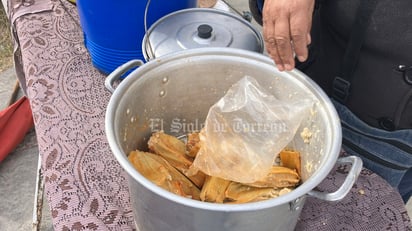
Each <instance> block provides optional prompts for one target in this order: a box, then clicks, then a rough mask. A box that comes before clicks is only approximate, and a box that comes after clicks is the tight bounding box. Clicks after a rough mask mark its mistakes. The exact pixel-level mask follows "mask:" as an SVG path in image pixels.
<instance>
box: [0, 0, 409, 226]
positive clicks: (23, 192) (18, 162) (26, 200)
mask: <svg viewBox="0 0 412 231" xmlns="http://www.w3.org/2000/svg"><path fill="white" fill-rule="evenodd" d="M227 2H229V3H230V4H231V5H232V6H234V7H235V8H236V9H237V10H238V11H239V12H243V11H249V9H248V5H247V1H238V0H231V1H227ZM253 24H254V25H255V26H257V27H258V28H259V29H260V27H259V26H258V25H257V24H256V23H255V22H253ZM15 84H16V76H15V73H14V69H13V68H10V69H8V70H6V71H4V72H2V73H0V110H1V109H4V108H6V107H7V104H8V102H9V101H10V97H11V94H12V92H13V89H14V87H15ZM21 96H22V92H21V91H19V95H18V96H17V99H18V98H19V97H21ZM38 153H39V152H38V146H37V140H36V134H35V130H34V129H33V130H31V131H30V132H29V133H28V134H27V135H26V137H25V139H24V141H23V142H22V143H21V144H20V145H19V146H18V147H17V148H16V149H15V150H14V151H13V152H12V153H10V154H9V156H8V157H7V158H6V159H5V160H4V161H3V162H2V163H0V195H1V197H0V230H2V231H19V230H31V229H32V227H33V208H34V199H35V197H34V195H35V190H36V174H37V165H38ZM43 201H44V203H43V209H42V218H41V224H40V230H42V231H43V230H46V231H49V230H53V227H52V224H51V216H50V210H49V207H48V205H47V201H46V200H45V199H44V200H43ZM407 209H408V213H409V215H410V216H411V215H412V199H411V200H410V201H409V203H408V204H407Z"/></svg>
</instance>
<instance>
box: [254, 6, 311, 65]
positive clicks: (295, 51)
mask: <svg viewBox="0 0 412 231" xmlns="http://www.w3.org/2000/svg"><path fill="white" fill-rule="evenodd" d="M314 5H315V0H265V4H264V7H263V11H262V19H263V37H264V40H265V46H266V50H267V52H268V54H269V56H270V57H271V58H272V59H273V60H274V61H275V64H276V66H277V67H278V69H279V70H280V71H284V70H288V71H290V70H292V69H293V68H294V67H295V60H294V55H296V57H297V58H298V60H299V61H300V62H304V61H305V60H306V59H307V57H308V48H307V46H308V45H309V44H310V41H311V38H310V29H311V25H312V13H313V8H314Z"/></svg>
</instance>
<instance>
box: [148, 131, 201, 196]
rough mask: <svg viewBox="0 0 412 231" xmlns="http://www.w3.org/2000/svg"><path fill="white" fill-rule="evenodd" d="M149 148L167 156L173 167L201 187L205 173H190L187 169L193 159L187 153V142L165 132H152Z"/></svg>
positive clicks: (164, 156)
mask: <svg viewBox="0 0 412 231" xmlns="http://www.w3.org/2000/svg"><path fill="white" fill-rule="evenodd" d="M148 146H149V149H150V150H151V151H152V152H154V153H156V154H158V155H160V156H162V157H163V158H165V159H166V160H167V161H168V162H169V163H170V164H171V165H172V166H173V167H175V168H176V169H177V170H179V171H180V172H181V173H183V174H184V175H185V176H187V177H188V178H189V179H190V180H191V181H192V182H193V183H194V184H195V185H196V186H197V187H199V188H201V187H202V186H203V183H204V181H205V174H204V173H203V172H201V171H198V172H197V173H196V174H194V175H188V174H187V170H188V169H189V167H190V166H191V165H192V161H193V159H192V158H190V157H189V156H187V155H186V144H185V143H184V142H183V141H181V140H179V139H178V138H176V137H174V136H171V135H168V134H166V133H163V132H156V133H154V134H152V136H151V137H150V139H149V142H148Z"/></svg>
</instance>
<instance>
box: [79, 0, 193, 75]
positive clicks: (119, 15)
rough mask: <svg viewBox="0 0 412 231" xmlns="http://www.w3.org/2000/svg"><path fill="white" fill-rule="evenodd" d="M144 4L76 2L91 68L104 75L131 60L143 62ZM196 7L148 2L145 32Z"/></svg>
mask: <svg viewBox="0 0 412 231" xmlns="http://www.w3.org/2000/svg"><path fill="white" fill-rule="evenodd" d="M146 3H147V0H100V1H92V0H77V9H78V12H79V17H80V24H81V27H82V30H83V34H84V44H85V46H86V48H87V50H88V51H89V53H90V56H91V59H92V63H93V65H94V66H95V67H96V68H97V69H99V70H100V71H102V72H103V73H105V74H109V73H111V72H112V71H113V70H114V69H116V68H117V67H119V66H120V65H122V64H124V63H126V62H127V61H129V60H131V59H141V60H144V56H143V54H142V41H143V37H144V35H145V27H144V13H145V8H146ZM196 6H197V0H171V1H170V0H168V1H165V0H151V2H150V5H149V8H148V13H147V23H148V25H147V28H148V29H149V27H150V25H151V24H153V23H154V22H155V21H156V20H158V19H160V18H161V17H163V16H165V15H167V14H169V13H172V12H174V11H177V10H181V9H186V8H192V7H196Z"/></svg>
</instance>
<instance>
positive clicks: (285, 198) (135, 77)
mask: <svg viewBox="0 0 412 231" xmlns="http://www.w3.org/2000/svg"><path fill="white" fill-rule="evenodd" d="M216 55H219V56H228V57H230V56H232V57H236V58H246V59H253V60H254V61H257V62H262V63H265V64H270V65H273V68H274V71H275V70H277V69H275V68H276V67H275V65H274V63H273V61H272V60H271V59H270V58H269V57H267V56H265V55H262V54H259V53H256V52H251V51H246V50H242V49H237V48H195V49H190V50H182V51H177V52H175V53H172V54H167V55H164V56H162V57H160V58H156V59H154V60H152V61H149V62H147V63H145V64H144V65H142V66H140V67H139V68H137V69H136V70H134V71H133V72H131V73H130V74H129V76H128V77H126V78H125V79H124V80H122V82H121V83H120V84H119V86H118V87H117V89H116V90H115V91H114V92H113V95H112V96H111V98H110V101H109V104H108V106H107V110H106V119H105V127H106V136H107V139H108V143H109V146H110V148H111V150H112V152H113V154H114V156H115V158H116V159H117V161H118V162H119V164H120V165H121V167H122V168H123V169H124V170H125V171H126V172H127V174H128V175H129V177H131V178H132V179H133V180H136V181H137V182H138V183H140V184H141V185H143V186H144V187H145V188H146V189H148V190H150V191H152V192H153V193H155V194H157V195H159V196H161V197H163V198H166V199H168V200H171V201H174V202H175V203H178V204H182V205H185V206H189V207H194V208H198V209H204V210H212V211H230V212H233V211H238V212H239V211H253V210H261V209H265V208H271V207H274V206H279V205H282V204H285V203H288V202H292V201H295V200H298V199H300V198H301V197H304V196H306V195H307V194H308V193H309V192H310V191H311V190H312V189H314V188H315V187H316V186H317V185H319V184H320V183H321V182H322V181H323V179H324V178H326V176H327V175H328V174H329V172H330V171H331V170H332V168H333V167H334V165H335V163H336V161H337V159H338V156H339V153H340V150H341V142H342V131H341V125H340V122H339V117H338V114H337V112H336V110H335V107H334V106H333V104H332V102H331V100H330V99H329V97H328V96H327V95H326V93H325V92H324V91H323V90H322V89H321V88H320V87H319V86H318V85H317V84H316V83H315V82H314V81H313V80H312V79H310V78H309V77H307V76H306V75H305V74H303V73H302V72H300V71H299V70H297V69H294V70H292V71H289V72H288V74H291V75H293V77H295V78H299V80H300V81H303V82H308V83H309V84H310V85H311V87H313V89H314V90H315V91H317V93H318V94H319V95H320V98H321V99H319V100H320V101H321V103H322V105H323V106H324V107H325V109H326V110H325V111H326V112H327V115H328V117H329V118H330V120H329V123H330V127H329V129H330V132H331V133H332V134H334V142H332V144H331V149H330V153H332V154H333V155H331V156H330V157H329V158H327V159H326V160H325V162H324V165H323V166H320V167H319V168H318V169H317V170H316V171H315V172H314V173H313V174H312V175H311V176H310V177H309V178H308V179H307V180H306V181H305V182H304V183H302V184H301V185H299V186H298V187H297V188H295V189H294V190H292V191H291V192H289V193H287V194H285V195H282V196H279V197H276V198H273V199H268V200H263V201H258V202H250V203H244V204H217V203H210V202H203V201H197V200H193V199H189V198H185V197H182V196H179V195H176V194H173V193H171V192H169V191H167V190H164V189H162V188H160V187H159V186H157V185H155V184H154V183H152V182H151V181H150V180H148V179H146V178H145V177H144V176H143V175H141V174H140V173H139V172H138V171H137V170H136V169H135V168H134V167H133V165H132V164H131V163H130V162H129V160H128V159H127V154H126V153H124V152H123V151H122V150H121V149H120V147H119V146H118V145H117V143H116V137H115V134H114V131H115V127H114V123H113V122H112V121H114V117H115V110H114V109H115V108H116V107H117V106H118V101H119V100H120V98H121V96H122V94H123V92H125V91H126V90H127V89H128V87H129V86H130V85H131V83H132V82H134V81H144V79H145V78H147V77H145V73H147V72H150V70H152V69H153V68H156V67H157V66H159V65H163V64H165V63H167V62H170V61H173V60H176V59H179V60H183V59H187V58H190V57H194V56H216Z"/></svg>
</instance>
